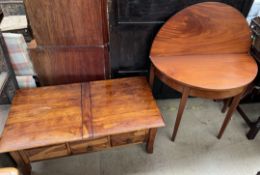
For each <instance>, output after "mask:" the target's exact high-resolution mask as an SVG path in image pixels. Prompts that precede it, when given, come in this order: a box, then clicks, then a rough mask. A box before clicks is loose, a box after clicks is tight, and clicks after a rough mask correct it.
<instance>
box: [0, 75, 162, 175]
mask: <svg viewBox="0 0 260 175" xmlns="http://www.w3.org/2000/svg"><path fill="white" fill-rule="evenodd" d="M163 126H164V121H163V119H162V117H161V114H160V111H159V109H158V107H157V105H156V102H155V100H154V98H153V96H152V93H151V89H150V87H149V84H148V82H147V80H146V78H144V77H134V78H123V79H116V80H103V81H93V82H87V83H78V84H68V85H60V86H50V87H42V88H36V89H24V90H18V91H17V92H16V95H15V97H14V100H13V103H12V106H11V109H10V113H9V117H8V120H7V122H6V125H5V128H4V132H3V135H2V138H1V139H0V153H5V152H9V153H10V155H11V156H12V158H13V159H14V160H15V162H16V163H17V165H18V167H19V169H20V171H21V172H22V173H23V174H24V175H29V174H31V162H35V161H41V160H47V159H53V158H58V157H64V156H70V155H77V154H81V153H89V152H95V151H101V150H105V149H110V148H114V147H121V146H124V145H129V144H138V143H147V144H146V150H147V152H148V153H152V152H153V144H154V141H155V136H156V132H157V128H159V127H163Z"/></svg>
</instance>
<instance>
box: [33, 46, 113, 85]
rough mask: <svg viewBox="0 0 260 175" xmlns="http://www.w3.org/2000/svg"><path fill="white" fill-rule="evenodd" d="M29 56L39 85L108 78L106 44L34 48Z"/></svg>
mask: <svg viewBox="0 0 260 175" xmlns="http://www.w3.org/2000/svg"><path fill="white" fill-rule="evenodd" d="M30 56H31V59H32V62H33V65H34V67H35V70H36V72H37V75H38V76H39V80H40V83H41V85H43V86H44V85H59V84H67V83H78V82H85V81H92V80H103V79H106V78H107V77H108V49H107V47H105V48H102V47H38V48H37V47H36V48H34V49H30Z"/></svg>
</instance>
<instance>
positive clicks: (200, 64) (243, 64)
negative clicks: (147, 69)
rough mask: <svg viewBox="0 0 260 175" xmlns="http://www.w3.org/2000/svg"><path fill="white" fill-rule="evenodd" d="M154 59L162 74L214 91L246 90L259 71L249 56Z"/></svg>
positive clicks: (179, 82)
mask: <svg viewBox="0 0 260 175" xmlns="http://www.w3.org/2000/svg"><path fill="white" fill-rule="evenodd" d="M173 47H174V46H173ZM151 60H152V62H153V64H154V65H155V67H156V68H157V69H158V70H159V71H160V72H161V73H162V74H164V75H166V76H168V77H170V78H171V79H174V80H175V81H176V82H177V83H178V84H181V85H184V86H190V87H193V88H196V89H202V90H211V91H214V90H215V91H224V90H231V89H236V88H240V87H244V86H246V85H248V84H249V83H251V82H252V81H253V80H254V78H255V77H256V74H257V69H258V68H257V65H256V62H255V60H254V59H253V58H252V57H251V56H250V55H248V53H243V54H220V55H185V56H167V57H158V56H155V57H151Z"/></svg>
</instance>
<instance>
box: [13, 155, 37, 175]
mask: <svg viewBox="0 0 260 175" xmlns="http://www.w3.org/2000/svg"><path fill="white" fill-rule="evenodd" d="M10 155H11V157H12V158H13V159H14V160H15V162H16V164H17V166H18V168H19V169H20V171H21V172H22V174H23V175H30V174H31V171H32V167H31V165H30V164H28V162H26V161H25V160H24V159H23V158H22V156H21V154H20V152H19V151H16V152H10Z"/></svg>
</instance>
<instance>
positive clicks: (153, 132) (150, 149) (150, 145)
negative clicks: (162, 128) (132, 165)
mask: <svg viewBox="0 0 260 175" xmlns="http://www.w3.org/2000/svg"><path fill="white" fill-rule="evenodd" d="M156 133H157V129H156V128H154V129H150V130H149V135H148V139H147V144H146V151H147V153H150V154H151V153H153V146H154V140H155V136H156Z"/></svg>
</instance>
